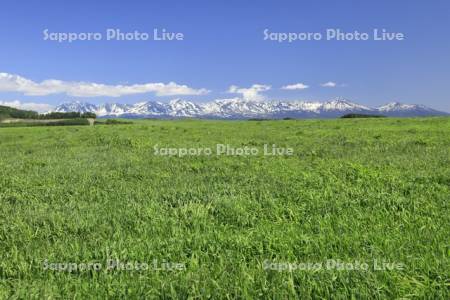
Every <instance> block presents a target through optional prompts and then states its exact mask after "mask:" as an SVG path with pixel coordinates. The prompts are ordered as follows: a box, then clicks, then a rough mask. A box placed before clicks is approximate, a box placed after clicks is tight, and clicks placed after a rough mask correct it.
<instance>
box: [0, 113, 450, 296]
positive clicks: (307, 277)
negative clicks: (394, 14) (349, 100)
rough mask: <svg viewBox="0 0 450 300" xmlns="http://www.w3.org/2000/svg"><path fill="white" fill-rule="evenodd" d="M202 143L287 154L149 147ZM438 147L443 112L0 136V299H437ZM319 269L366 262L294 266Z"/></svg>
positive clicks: (444, 126) (444, 138) (448, 284)
mask: <svg viewBox="0 0 450 300" xmlns="http://www.w3.org/2000/svg"><path fill="white" fill-rule="evenodd" d="M216 144H230V145H233V146H235V147H242V146H251V147H257V148H259V149H262V147H263V145H264V144H269V145H271V144H276V145H277V146H280V147H291V148H293V149H294V155H292V156H263V155H257V156H223V155H222V156H216V155H211V156H185V157H167V156H158V155H155V154H154V150H153V147H154V146H155V145H159V147H171V148H188V147H195V148H198V147H210V148H215V147H216ZM449 149H450V118H416V119H391V118H383V119H339V120H299V121H294V120H290V121H260V122H258V121H194V120H180V121H152V120H142V121H136V122H135V123H134V124H131V125H117V126H94V127H87V126H84V127H83V126H71V127H31V128H0V203H1V206H0V258H1V260H0V278H1V281H0V298H3V299H4V298H13V299H14V298H39V299H42V298H46V299H52V298H61V299H89V298H100V299H105V298H129V299H133V298H156V297H161V298H162V297H163V298H182V299H183V298H188V297H190V298H215V299H217V298H229V299H233V298H246V299H254V298H270V299H288V298H302V299H308V298H316V299H317V298H331V297H333V298H339V299H349V298H354V299H367V298H375V299H376V298H378V299H385V298H406V299H409V298H427V299H449V297H450V292H449V289H450V280H449V274H450V263H449V258H450V248H449V245H450V209H449V200H450V167H449V166H450V150H449ZM108 259H115V260H119V261H120V262H123V263H134V262H138V264H140V266H141V267H142V266H143V265H142V263H148V264H149V268H148V269H147V270H143V269H142V268H141V269H139V270H136V268H135V269H134V270H120V269H118V268H115V269H114V268H113V269H111V270H109V269H107V268H106V265H107V261H108ZM330 261H340V262H342V263H345V264H346V265H347V266H356V265H358V264H359V263H367V265H368V269H367V270H365V269H358V268H356V269H355V270H349V269H348V267H347V269H346V270H340V269H339V268H337V267H335V268H332V267H330V268H327V267H322V268H316V269H307V268H302V267H299V266H303V265H304V264H308V263H310V264H316V265H318V264H319V265H320V264H322V266H326V264H327V263H328V262H330ZM374 261H377V262H379V263H383V262H384V263H385V265H384V267H385V270H379V269H378V267H377V268H374V266H373V263H374ZM55 263H61V265H59V266H58V267H57V268H56V267H55V265H54V264H55ZM62 263H72V264H76V265H77V266H78V267H80V266H82V265H81V264H82V263H86V264H88V263H96V265H97V266H98V265H100V266H101V267H102V268H101V269H99V270H94V269H92V268H90V267H89V266H87V267H86V269H83V270H79V269H78V270H71V272H69V271H68V270H66V271H64V270H61V268H63V266H64V265H62ZM50 264H52V265H50ZM288 264H289V265H288ZM393 264H396V266H397V267H398V268H397V267H396V268H394V269H392V270H390V269H389V268H388V267H389V266H393ZM49 266H50V267H49ZM72 266H74V265H72ZM91 266H92V265H91ZM155 266H157V268H155ZM180 266H182V267H180ZM267 266H270V267H267ZM274 266H278V268H279V269H278V270H276V268H275V267H274ZM286 266H290V267H291V270H284V269H283V268H285V267H286ZM293 266H297V269H296V268H295V267H293ZM378 266H379V265H378ZM400 266H402V267H400ZM178 267H180V268H178Z"/></svg>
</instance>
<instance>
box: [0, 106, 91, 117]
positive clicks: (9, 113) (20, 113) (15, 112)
mask: <svg viewBox="0 0 450 300" xmlns="http://www.w3.org/2000/svg"><path fill="white" fill-rule="evenodd" d="M78 118H83V119H86V118H93V119H95V118H96V115H95V113H91V112H86V113H80V112H51V113H48V114H42V115H40V114H39V113H37V112H35V111H31V110H21V109H17V108H13V107H9V106H1V105H0V120H4V119H38V120H54V119H78Z"/></svg>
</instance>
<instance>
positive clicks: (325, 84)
mask: <svg viewBox="0 0 450 300" xmlns="http://www.w3.org/2000/svg"><path fill="white" fill-rule="evenodd" d="M321 86H323V87H330V88H333V87H336V86H337V83H336V82H333V81H328V82H325V83H322V84H321Z"/></svg>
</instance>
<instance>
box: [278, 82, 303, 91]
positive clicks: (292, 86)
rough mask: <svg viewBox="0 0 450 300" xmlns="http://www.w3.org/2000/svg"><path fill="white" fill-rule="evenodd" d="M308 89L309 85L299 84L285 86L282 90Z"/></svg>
mask: <svg viewBox="0 0 450 300" xmlns="http://www.w3.org/2000/svg"><path fill="white" fill-rule="evenodd" d="M307 88H309V86H308V85H306V84H304V83H301V82H299V83H295V84H290V85H286V86H283V87H282V88H281V89H283V90H304V89H307Z"/></svg>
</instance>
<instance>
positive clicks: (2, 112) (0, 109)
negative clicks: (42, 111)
mask: <svg viewBox="0 0 450 300" xmlns="http://www.w3.org/2000/svg"><path fill="white" fill-rule="evenodd" d="M38 117H39V114H38V113H37V112H35V111H31V110H21V109H17V108H12V107H8V106H1V105H0V120H1V119H7V118H15V119H36V118H38Z"/></svg>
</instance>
